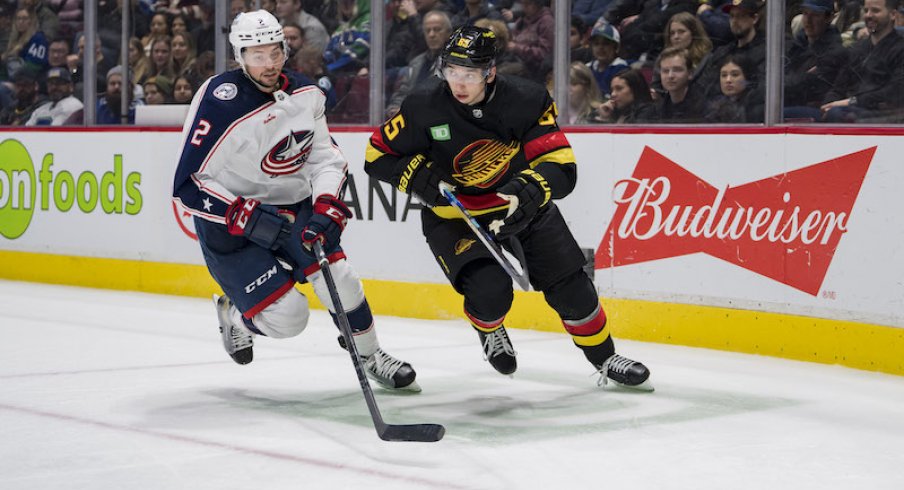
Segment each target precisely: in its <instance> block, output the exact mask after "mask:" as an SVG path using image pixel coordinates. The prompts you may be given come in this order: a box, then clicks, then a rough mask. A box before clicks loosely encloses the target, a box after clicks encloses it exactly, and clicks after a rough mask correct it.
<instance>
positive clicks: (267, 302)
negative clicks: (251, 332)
mask: <svg viewBox="0 0 904 490" xmlns="http://www.w3.org/2000/svg"><path fill="white" fill-rule="evenodd" d="M293 287H295V281H294V280H293V279H289V281H288V282H286V283H285V284H283V285H282V286H280V287H279V289H277V290H276V291H274V292H273V294H271V295H270V296H267V297H266V298H264V300H263V301H261V302H260V303H258V304H256V305H254V308H251V309H250V310H248V311H246V312H245V313H242V316H243V317H245V318H247V319H249V320H250V319H251V318H253V317H254V315H257V314H258V313H260V312H262V311H264V308H266V307H268V306H270V305H272V304H273V302H274V301H276V300H278V299H279V298H282V297H283V295H284V294H286V293H287V292H289V290H290V289H292V288H293Z"/></svg>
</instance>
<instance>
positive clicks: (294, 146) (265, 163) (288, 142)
mask: <svg viewBox="0 0 904 490" xmlns="http://www.w3.org/2000/svg"><path fill="white" fill-rule="evenodd" d="M313 140H314V132H313V131H297V132H296V131H292V132H291V133H289V135H288V136H286V137H285V138H283V139H281V140H279V142H278V143H276V145H275V146H274V147H273V148H272V149H270V151H269V152H267V155H266V156H264V159H263V160H261V170H263V171H264V173H267V174H270V175H287V174H291V173H295V172H297V171H299V170H301V167H303V166H304V164H305V162H307V161H308V156H310V154H311V148H312V147H311V142H312V141H313Z"/></svg>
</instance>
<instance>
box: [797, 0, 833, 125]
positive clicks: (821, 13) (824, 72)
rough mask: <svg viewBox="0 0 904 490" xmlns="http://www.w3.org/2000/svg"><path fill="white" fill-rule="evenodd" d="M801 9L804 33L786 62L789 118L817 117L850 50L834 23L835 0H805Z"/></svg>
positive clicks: (798, 37)
mask: <svg viewBox="0 0 904 490" xmlns="http://www.w3.org/2000/svg"><path fill="white" fill-rule="evenodd" d="M800 9H801V26H802V28H801V32H800V33H799V34H798V35H797V36H795V37H794V39H793V40H792V42H791V43H790V46H789V47H788V57H787V60H788V61H787V63H786V64H785V111H784V115H785V118H786V119H788V120H797V119H799V120H807V119H812V120H815V119H817V118H818V117H819V106H820V105H822V100H823V98H825V95H826V93H828V91H829V90H831V88H832V83H833V82H834V81H835V78H836V77H837V76H838V73H839V72H840V71H841V67H843V66H844V65H845V64H846V63H847V61H848V53H847V50H846V49H844V46H843V45H842V42H841V33H839V32H838V29H836V28H835V26H833V25H832V18H833V15H834V12H835V3H834V1H833V0H804V1H803V3H801V5H800Z"/></svg>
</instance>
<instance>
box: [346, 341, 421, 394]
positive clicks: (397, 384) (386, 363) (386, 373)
mask: <svg viewBox="0 0 904 490" xmlns="http://www.w3.org/2000/svg"><path fill="white" fill-rule="evenodd" d="M339 346H340V347H342V348H343V349H345V350H348V346H347V345H346V344H345V337H343V336H341V335H340V336H339ZM361 361H362V363H363V364H364V372H365V373H367V377H368V378H370V379H372V380H374V381H376V382H377V384H379V385H380V386H382V387H384V388H388V389H390V390H405V391H414V392H419V391H421V387H420V385H418V384H417V382H416V381H415V378H416V377H417V373H415V372H414V368H412V367H411V364H408V363H407V362H404V361H400V360H399V359H396V358H395V357H392V356H391V355H389V354H387V353H386V351H384V350H383V349H377V351H376V352H374V353H373V355H370V356H361Z"/></svg>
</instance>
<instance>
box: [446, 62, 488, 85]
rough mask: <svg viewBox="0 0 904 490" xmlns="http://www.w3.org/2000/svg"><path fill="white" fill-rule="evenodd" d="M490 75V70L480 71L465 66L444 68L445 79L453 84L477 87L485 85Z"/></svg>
mask: <svg viewBox="0 0 904 490" xmlns="http://www.w3.org/2000/svg"><path fill="white" fill-rule="evenodd" d="M489 75H490V70H480V69H476V68H467V67H463V66H453V65H447V66H445V67H444V68H443V77H444V78H445V79H446V81H449V82H452V83H464V84H468V85H477V84H479V83H483V81H484V80H486V79H487V77H488V76H489Z"/></svg>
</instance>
